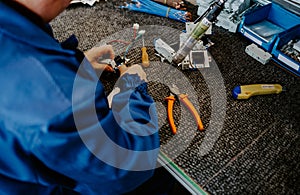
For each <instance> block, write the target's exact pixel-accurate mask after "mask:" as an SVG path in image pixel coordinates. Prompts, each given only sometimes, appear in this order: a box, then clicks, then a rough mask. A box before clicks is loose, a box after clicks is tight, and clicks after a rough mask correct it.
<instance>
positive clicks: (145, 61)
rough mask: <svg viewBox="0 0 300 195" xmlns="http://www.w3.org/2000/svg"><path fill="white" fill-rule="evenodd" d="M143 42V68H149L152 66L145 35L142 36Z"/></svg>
mask: <svg viewBox="0 0 300 195" xmlns="http://www.w3.org/2000/svg"><path fill="white" fill-rule="evenodd" d="M142 36H143V38H142V42H143V47H142V66H143V67H145V68H146V67H148V66H149V65H150V63H149V56H148V54H147V48H146V47H145V41H144V35H142Z"/></svg>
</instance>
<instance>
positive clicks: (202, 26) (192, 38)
mask: <svg viewBox="0 0 300 195" xmlns="http://www.w3.org/2000/svg"><path fill="white" fill-rule="evenodd" d="M225 2H226V0H218V1H216V2H214V3H213V4H211V5H210V6H209V8H208V9H207V10H206V12H205V13H204V14H203V15H202V16H200V17H199V18H197V19H196V20H195V23H196V24H197V25H196V26H195V28H194V29H193V31H192V32H191V33H190V35H189V37H188V39H187V40H186V42H185V43H184V44H183V45H182V46H181V47H180V48H179V50H178V51H177V52H176V54H175V56H174V57H173V60H172V62H173V63H175V64H179V63H181V62H182V61H183V60H184V59H185V57H186V56H187V55H188V54H189V53H190V51H191V50H192V49H193V48H194V46H195V45H196V44H197V42H198V41H199V40H200V39H201V37H202V36H203V35H204V33H205V32H206V31H207V30H208V28H209V27H210V26H211V24H212V22H214V21H215V20H216V19H217V17H218V15H219V14H220V13H221V11H222V10H223V8H224V4H225ZM199 21H200V22H199ZM198 22H199V23H198Z"/></svg>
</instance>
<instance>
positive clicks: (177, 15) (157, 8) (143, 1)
mask: <svg viewBox="0 0 300 195" xmlns="http://www.w3.org/2000/svg"><path fill="white" fill-rule="evenodd" d="M120 8H122V9H128V10H131V11H137V12H144V13H148V14H152V15H157V16H162V17H166V18H170V19H173V20H176V21H180V22H187V21H191V13H189V12H187V11H183V10H177V9H173V8H171V7H168V6H165V5H162V4H159V3H156V2H154V1H151V0H132V1H131V2H130V3H126V5H125V6H120Z"/></svg>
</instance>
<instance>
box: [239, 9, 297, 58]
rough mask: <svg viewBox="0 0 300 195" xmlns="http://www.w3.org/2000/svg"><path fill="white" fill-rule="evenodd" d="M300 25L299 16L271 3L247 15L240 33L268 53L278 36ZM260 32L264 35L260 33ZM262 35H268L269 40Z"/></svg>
mask: <svg viewBox="0 0 300 195" xmlns="http://www.w3.org/2000/svg"><path fill="white" fill-rule="evenodd" d="M298 24H300V17H299V16H297V15H295V14H293V13H291V12H289V11H288V10H286V9H284V8H283V7H281V6H280V5H278V4H276V3H269V4H267V5H264V6H261V7H258V8H255V9H252V10H249V11H248V12H247V13H245V14H244V15H243V18H242V20H241V23H240V25H239V27H238V32H240V33H242V34H243V35H244V36H245V37H247V38H248V39H250V40H251V41H253V42H254V43H256V44H257V45H259V46H261V47H262V48H263V49H264V50H266V51H267V52H271V51H272V48H273V46H274V44H275V41H276V39H277V36H278V34H280V33H281V32H284V31H286V30H288V29H290V28H292V27H294V26H296V25H298ZM259 31H261V32H262V33H261V34H260V33H258V32H259ZM272 33H273V34H272ZM262 34H266V35H267V38H266V37H264V36H263V35H262Z"/></svg>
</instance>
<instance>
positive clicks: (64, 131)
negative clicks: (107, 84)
mask: <svg viewBox="0 0 300 195" xmlns="http://www.w3.org/2000/svg"><path fill="white" fill-rule="evenodd" d="M119 84H120V86H119V87H120V89H121V91H120V92H119V93H118V94H116V95H115V96H114V98H113V103H112V105H113V106H112V108H111V109H110V108H109V107H108V102H107V98H106V94H105V91H104V88H103V86H102V84H101V83H100V82H99V79H98V77H97V75H96V74H95V71H94V70H93V68H92V66H91V65H90V64H89V62H88V61H87V60H86V59H84V60H83V61H82V62H81V63H80V62H79V61H78V58H77V57H76V51H75V50H73V49H65V48H64V47H62V45H61V44H60V43H58V42H57V41H56V40H55V39H54V38H53V36H51V33H50V34H49V33H47V32H46V30H45V29H43V28H41V27H40V26H39V25H37V24H36V23H34V22H32V21H31V20H30V19H28V18H26V17H24V15H22V14H20V13H19V12H18V11H16V10H15V9H13V8H12V7H11V6H8V5H7V4H5V3H3V2H2V1H0V91H1V95H0V148H1V156H0V194H10V195H11V194H42V195H45V194H76V193H80V194H122V193H125V192H128V191H131V190H133V189H135V188H136V187H137V186H138V185H140V184H142V183H143V182H145V181H146V180H147V179H148V178H150V177H151V176H152V174H153V169H154V168H155V166H156V160H157V155H158V151H159V137H158V131H157V130H158V124H157V115H156V110H155V105H154V102H153V99H152V98H151V97H150V96H149V95H148V94H147V92H146V87H147V86H146V83H145V82H143V81H141V80H140V79H139V77H137V75H126V74H125V75H124V76H123V77H121V82H119Z"/></svg>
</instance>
